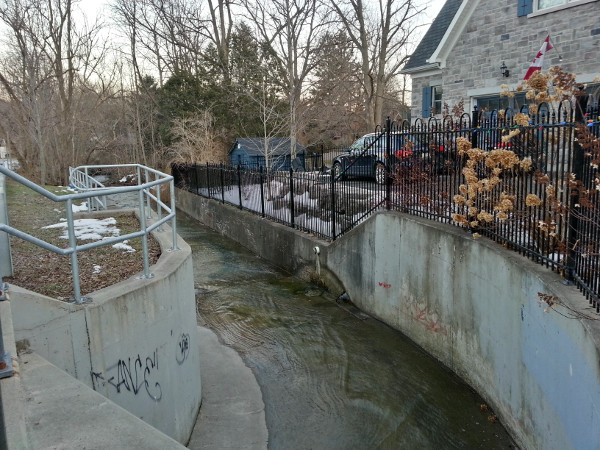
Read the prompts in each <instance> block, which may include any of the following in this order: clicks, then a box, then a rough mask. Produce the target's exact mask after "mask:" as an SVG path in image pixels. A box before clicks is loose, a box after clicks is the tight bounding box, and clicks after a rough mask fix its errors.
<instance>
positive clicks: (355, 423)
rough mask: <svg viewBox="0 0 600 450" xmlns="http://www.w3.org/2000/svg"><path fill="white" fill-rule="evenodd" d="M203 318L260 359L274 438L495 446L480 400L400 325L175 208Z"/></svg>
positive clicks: (273, 442)
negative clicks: (340, 297) (190, 253)
mask: <svg viewBox="0 0 600 450" xmlns="http://www.w3.org/2000/svg"><path fill="white" fill-rule="evenodd" d="M177 224H178V232H179V234H180V235H181V236H182V237H183V238H184V239H185V240H186V241H187V242H188V243H189V244H190V246H191V247H192V250H193V259H194V272H195V274H194V277H195V285H196V301H197V307H198V321H199V323H200V324H201V325H203V326H206V327H208V328H210V329H212V330H213V331H214V332H215V333H217V335H218V336H219V337H220V339H221V341H222V342H223V343H225V344H226V345H229V346H231V347H232V348H234V349H235V350H236V351H237V352H238V353H239V354H240V355H241V356H242V358H243V359H244V361H245V363H246V364H247V365H248V366H249V367H250V368H251V369H252V371H253V372H254V374H255V376H256V379H257V381H258V383H259V385H260V387H261V390H262V394H263V400H264V403H265V414H266V421H267V428H268V431H269V448H272V449H371V448H383V449H388V448H389V449H446V448H466V449H476V448H485V449H499V448H504V449H506V448H513V443H512V441H511V439H510V437H509V435H508V433H507V432H506V430H505V429H504V428H503V427H502V425H501V424H499V423H498V422H494V421H493V417H492V418H491V419H490V416H491V415H492V414H493V413H492V412H491V411H490V410H489V409H488V410H482V409H485V408H482V405H483V404H484V401H483V399H482V398H481V397H480V396H479V395H477V394H476V393H475V392H473V390H472V389H470V388H469V387H468V386H467V385H465V384H464V383H463V382H462V381H461V380H460V379H459V378H457V377H456V376H454V375H453V374H452V373H451V372H450V371H449V370H447V369H446V368H445V367H444V366H442V365H440V364H439V363H438V362H437V361H436V360H434V359H433V358H431V357H430V356H428V355H427V354H425V353H424V352H423V351H422V350H420V349H419V348H418V347H417V346H416V345H415V344H413V343H412V342H411V341H409V340H408V339H407V338H406V337H405V336H403V335H402V334H401V333H399V332H397V331H395V330H393V329H391V328H390V327H388V326H386V325H384V324H383V323H381V322H379V321H377V320H375V319H372V318H370V317H369V316H367V315H366V314H364V313H361V312H360V311H358V310H357V309H355V308H354V307H352V306H351V305H349V304H346V303H343V302H338V301H336V299H335V298H334V297H332V296H331V295H329V294H327V293H326V292H324V291H323V290H322V289H320V288H319V287H317V286H315V285H312V284H310V283H306V282H304V281H302V280H299V279H297V278H294V277H292V276H290V275H287V274H285V273H283V272H281V271H280V270H278V269H276V268H274V267H273V266H271V265H269V264H268V263H266V262H265V261H264V260H261V259H260V258H258V257H256V256H255V255H253V254H251V253H249V252H248V251H246V250H244V249H243V248H240V246H239V245H238V244H237V243H235V242H233V241H231V240H228V239H226V238H224V237H221V236H220V235H219V234H217V233H216V232H214V231H212V230H210V229H208V228H206V227H204V226H202V225H200V224H198V223H197V222H195V221H194V220H192V219H190V218H189V217H187V216H185V215H183V214H181V213H179V214H178V222H177Z"/></svg>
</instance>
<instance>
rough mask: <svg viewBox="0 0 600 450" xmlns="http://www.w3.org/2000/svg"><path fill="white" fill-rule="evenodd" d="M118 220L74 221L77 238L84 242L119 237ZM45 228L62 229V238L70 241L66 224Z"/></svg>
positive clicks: (111, 218)
mask: <svg viewBox="0 0 600 450" xmlns="http://www.w3.org/2000/svg"><path fill="white" fill-rule="evenodd" d="M116 223H117V220H116V219H115V218H114V217H108V218H106V219H78V220H74V221H73V227H74V229H75V237H76V238H77V239H81V240H83V241H92V240H95V241H98V240H100V239H104V238H106V237H112V236H119V234H120V233H121V230H119V229H118V228H117V227H116V226H115V225H116ZM43 228H62V229H63V234H62V235H61V238H63V239H69V231H68V228H67V223H66V222H60V223H55V224H54V225H48V226H46V227H43Z"/></svg>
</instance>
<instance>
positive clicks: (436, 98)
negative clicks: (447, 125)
mask: <svg viewBox="0 0 600 450" xmlns="http://www.w3.org/2000/svg"><path fill="white" fill-rule="evenodd" d="M442 92H443V90H442V87H441V86H432V87H431V100H432V101H431V109H432V113H433V114H441V113H442Z"/></svg>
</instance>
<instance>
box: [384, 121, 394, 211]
mask: <svg viewBox="0 0 600 450" xmlns="http://www.w3.org/2000/svg"><path fill="white" fill-rule="evenodd" d="M391 127H392V121H391V119H390V117H389V116H388V117H387V119H386V120H385V209H387V210H388V211H389V210H390V204H391V200H392V133H391Z"/></svg>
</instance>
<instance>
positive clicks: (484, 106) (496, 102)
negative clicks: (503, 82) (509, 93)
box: [475, 93, 527, 118]
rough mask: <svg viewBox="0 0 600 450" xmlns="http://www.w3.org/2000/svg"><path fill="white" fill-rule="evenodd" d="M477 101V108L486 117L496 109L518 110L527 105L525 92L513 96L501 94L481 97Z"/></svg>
mask: <svg viewBox="0 0 600 450" xmlns="http://www.w3.org/2000/svg"><path fill="white" fill-rule="evenodd" d="M475 101H476V102H477V109H478V110H479V111H483V113H484V116H485V117H486V118H489V117H490V116H491V115H492V113H493V112H494V111H496V112H497V111H501V110H502V111H503V110H506V109H512V110H513V111H514V112H518V111H519V110H520V109H521V107H522V106H524V105H525V106H526V105H527V102H526V100H525V93H518V94H516V95H515V96H514V97H511V98H509V97H500V96H499V95H494V96H489V97H479V98H476V99H475Z"/></svg>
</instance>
